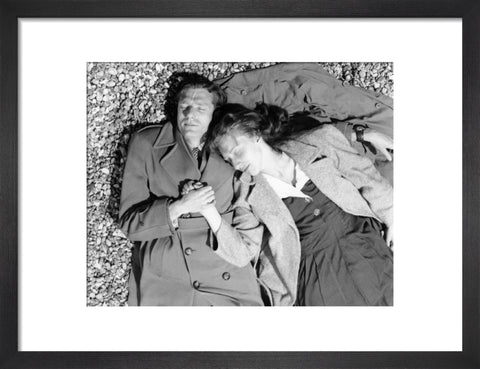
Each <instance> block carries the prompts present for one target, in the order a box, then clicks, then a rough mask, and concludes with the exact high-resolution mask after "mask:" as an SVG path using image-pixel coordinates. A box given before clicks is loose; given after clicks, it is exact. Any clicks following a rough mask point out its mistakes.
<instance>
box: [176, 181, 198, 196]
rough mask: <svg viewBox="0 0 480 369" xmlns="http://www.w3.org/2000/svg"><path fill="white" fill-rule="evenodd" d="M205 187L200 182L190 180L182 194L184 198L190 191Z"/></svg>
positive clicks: (186, 182)
mask: <svg viewBox="0 0 480 369" xmlns="http://www.w3.org/2000/svg"><path fill="white" fill-rule="evenodd" d="M203 186H204V185H203V183H202V182H200V181H195V180H193V179H189V180H188V181H185V183H184V184H183V187H182V191H181V192H180V193H181V195H182V196H184V195H186V194H187V193H189V192H190V191H193V190H198V189H199V188H202V187H203Z"/></svg>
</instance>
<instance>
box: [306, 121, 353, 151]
mask: <svg viewBox="0 0 480 369" xmlns="http://www.w3.org/2000/svg"><path fill="white" fill-rule="evenodd" d="M339 139H340V140H346V138H345V136H344V135H343V134H342V133H341V132H340V131H339V130H338V129H337V128H335V126H334V125H333V124H330V123H319V126H318V127H315V128H313V129H311V130H309V131H306V132H304V133H303V134H302V135H301V136H300V137H299V138H298V140H299V141H302V142H304V143H307V144H310V145H314V146H316V145H317V144H319V143H322V141H332V140H334V141H337V140H339Z"/></svg>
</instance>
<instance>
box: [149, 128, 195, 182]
mask: <svg viewBox="0 0 480 369" xmlns="http://www.w3.org/2000/svg"><path fill="white" fill-rule="evenodd" d="M170 146H171V148H170V151H168V152H167V154H166V155H163V156H162V157H160V158H158V160H159V161H160V164H161V166H162V167H163V168H164V169H165V171H166V172H167V173H168V175H169V176H170V177H171V178H172V179H173V180H174V181H175V182H177V183H179V182H180V181H183V180H185V179H197V180H198V179H200V170H198V167H197V165H196V162H195V161H194V160H195V159H194V158H193V157H192V155H191V154H190V152H189V150H188V148H187V146H186V144H185V141H184V140H183V137H182V135H181V134H180V133H179V132H178V131H176V130H174V128H173V126H172V124H170V123H167V124H166V125H165V127H164V129H162V131H161V132H160V134H159V136H158V137H157V139H156V141H155V143H154V148H155V149H164V148H165V147H170Z"/></svg>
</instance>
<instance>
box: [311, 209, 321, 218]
mask: <svg viewBox="0 0 480 369" xmlns="http://www.w3.org/2000/svg"><path fill="white" fill-rule="evenodd" d="M313 215H315V216H316V217H318V216H319V215H320V209H315V210H314V211H313Z"/></svg>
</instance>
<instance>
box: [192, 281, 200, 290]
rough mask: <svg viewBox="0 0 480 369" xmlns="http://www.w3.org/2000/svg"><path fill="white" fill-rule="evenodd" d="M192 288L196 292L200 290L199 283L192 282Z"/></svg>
mask: <svg viewBox="0 0 480 369" xmlns="http://www.w3.org/2000/svg"><path fill="white" fill-rule="evenodd" d="M193 288H195V289H196V290H198V289H199V288H200V282H199V281H193Z"/></svg>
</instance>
